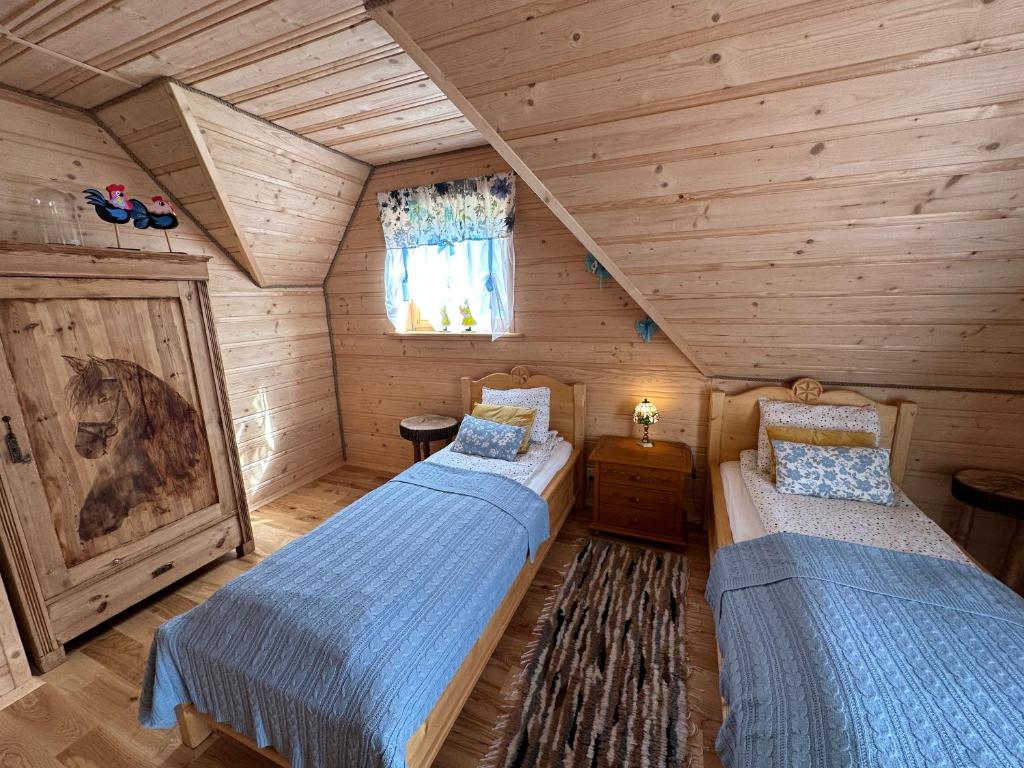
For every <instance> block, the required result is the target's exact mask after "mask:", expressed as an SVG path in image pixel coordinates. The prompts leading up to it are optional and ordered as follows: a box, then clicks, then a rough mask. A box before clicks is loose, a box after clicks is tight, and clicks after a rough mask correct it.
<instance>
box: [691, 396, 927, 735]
mask: <svg viewBox="0 0 1024 768" xmlns="http://www.w3.org/2000/svg"><path fill="white" fill-rule="evenodd" d="M762 397H767V398H770V399H772V400H785V401H788V402H793V403H806V404H808V405H864V406H871V407H873V408H874V409H875V410H876V411H877V412H878V418H879V421H880V422H881V427H882V436H881V439H880V440H879V445H880V446H881V447H883V448H888V449H889V451H890V456H889V470H890V473H891V474H892V478H893V480H895V481H896V483H897V484H899V483H902V482H903V475H904V474H905V473H906V470H907V456H908V454H909V452H910V437H911V435H912V434H913V431H914V419H915V417H916V416H917V404H916V403H912V402H900V403H896V404H894V405H888V404H886V403H881V402H879V401H877V400H872V399H871V398H870V397H866V396H865V395H861V394H859V393H857V392H853V391H851V390H848V389H833V390H830V391H828V392H826V391H825V388H824V387H823V386H822V384H821V382H819V381H816V380H815V379H797V380H796V381H795V382H793V385H792V386H790V387H782V386H779V387H757V388H755V389H748V390H747V391H746V392H739V393H737V394H734V395H729V394H726V393H725V392H722V391H721V390H713V391H712V392H711V412H710V415H709V418H708V474H709V475H710V479H711V482H710V483H709V484H708V488H709V489H710V495H711V498H710V500H709V501H710V503H711V511H710V513H709V514H708V520H709V521H710V523H709V527H708V550H709V552H710V556H711V559H712V560H714V557H715V552H717V551H718V550H719V549H721V548H722V547H725V546H728V545H729V544H732V543H733V537H732V526H731V525H729V512H728V510H727V509H726V506H725V489H724V487H723V485H722V473H721V471H720V469H719V465H720V464H722V463H723V462H726V461H736V460H737V459H739V457H740V452H741V451H746V450H749V449H752V448H754V449H756V448H757V432H758V427H759V426H760V424H761V410H760V407H759V406H758V404H757V401H758V399H760V398H762ZM716 646H717V640H716ZM718 666H719V669H721V666H722V656H721V652H720V651H719V655H718ZM728 712H729V704H728V702H726V700H725V699H724V698H723V699H722V719H723V720H725V717H726V715H727V714H728Z"/></svg>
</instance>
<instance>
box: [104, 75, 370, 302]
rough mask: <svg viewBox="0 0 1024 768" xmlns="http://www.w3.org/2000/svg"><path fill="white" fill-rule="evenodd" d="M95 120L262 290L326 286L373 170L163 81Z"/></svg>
mask: <svg viewBox="0 0 1024 768" xmlns="http://www.w3.org/2000/svg"><path fill="white" fill-rule="evenodd" d="M96 116H97V117H98V118H99V119H100V120H101V121H102V122H103V123H104V124H105V125H106V126H107V128H108V129H109V130H110V131H111V132H113V133H114V134H115V135H116V136H118V138H120V139H121V141H122V142H124V144H125V146H127V147H128V148H129V149H130V150H131V151H132V152H133V153H134V154H135V156H136V157H138V158H139V160H140V161H141V162H142V163H143V164H144V165H145V166H146V167H147V168H148V169H149V170H150V172H151V173H153V175H154V176H155V177H156V178H157V179H158V180H159V181H160V183H161V184H163V185H164V186H165V187H166V188H167V190H168V191H169V192H171V194H173V195H174V196H175V197H176V198H177V199H178V200H179V201H180V202H181V203H182V205H184V206H185V208H186V209H187V210H188V211H189V213H191V214H192V216H194V217H195V218H196V220H197V221H199V222H200V223H201V224H202V225H203V226H204V227H205V229H206V230H207V232H209V234H210V236H211V237H213V238H214V239H215V240H216V241H217V242H218V243H219V244H220V245H221V247H223V248H224V250H226V251H227V252H228V253H229V254H231V256H232V257H233V258H234V259H235V261H237V262H238V264H239V266H241V267H242V268H243V269H244V270H245V271H246V272H247V273H248V274H249V276H250V277H251V278H252V279H253V282H255V283H256V284H257V285H259V286H261V287H266V286H271V285H273V286H289V285H320V284H321V283H322V282H323V280H324V278H325V277H326V276H327V270H328V269H329V268H330V265H331V262H332V261H333V259H334V254H335V252H336V251H337V249H338V241H339V240H340V239H341V235H342V233H343V232H344V231H345V228H346V226H347V225H348V221H349V219H350V218H351V216H352V211H353V209H354V208H355V204H356V201H357V200H358V199H359V194H360V192H361V190H362V188H363V185H364V183H365V181H366V177H367V175H368V174H369V170H370V169H369V166H367V165H366V164H364V163H361V162H358V161H356V160H353V159H351V158H349V157H346V156H345V155H341V154H338V153H337V152H332V151H331V150H329V149H327V148H325V147H322V146H320V145H319V144H316V143H315V142H313V141H310V140H308V139H305V138H302V137H300V136H295V135H293V134H290V133H288V132H287V131H284V130H281V129H280V128H276V127H274V126H273V125H270V124H268V123H265V122H263V121H262V120H257V119H256V118H254V117H251V116H250V115H247V114H245V113H242V112H239V111H237V110H235V109H232V108H231V107H229V106H227V105H225V104H223V103H221V102H219V101H217V100H216V99H213V98H210V97H209V96H205V95H203V94H199V93H194V92H192V91H189V90H187V89H185V88H182V87H181V86H179V85H177V84H175V83H173V82H170V81H167V80H161V81H158V82H156V83H154V84H153V85H151V86H148V87H146V88H143V89H141V90H139V91H133V92H132V93H130V94H129V95H128V96H126V97H123V98H121V99H118V100H116V101H114V102H111V103H109V104H108V105H106V106H104V107H102V108H100V109H99V110H97V112H96Z"/></svg>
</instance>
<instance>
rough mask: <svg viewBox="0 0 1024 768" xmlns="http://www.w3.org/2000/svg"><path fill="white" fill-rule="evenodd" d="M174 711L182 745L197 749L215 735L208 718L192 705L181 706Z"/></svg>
mask: <svg viewBox="0 0 1024 768" xmlns="http://www.w3.org/2000/svg"><path fill="white" fill-rule="evenodd" d="M174 711H175V714H177V716H178V733H180V734H181V743H182V744H184V745H185V746H186V747H188V748H189V749H195V748H197V747H198V746H199V745H200V744H202V743H203V742H204V741H206V738H207V737H208V736H209V735H210V734H211V733H213V731H212V730H211V729H210V726H209V724H208V723H207V722H206V718H205V717H203V716H202V715H200V714H199V713H198V712H196V711H195V709H194V708H193V707H192V705H191V704H179V705H178V707H177V708H176V709H175V710H174Z"/></svg>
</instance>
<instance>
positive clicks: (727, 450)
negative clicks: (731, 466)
mask: <svg viewBox="0 0 1024 768" xmlns="http://www.w3.org/2000/svg"><path fill="white" fill-rule="evenodd" d="M762 397H767V398H770V399H772V400H787V401H790V402H794V403H807V404H809V405H866V406H871V407H872V408H874V409H875V410H876V411H878V418H879V421H881V425H882V439H881V442H880V443H879V445H881V447H883V448H888V449H890V451H891V456H890V459H889V467H890V471H891V472H892V477H893V480H895V481H896V482H897V483H902V482H903V475H904V473H905V472H906V469H907V455H908V453H909V451H910V436H911V433H912V432H913V430H914V417H915V416H916V415H917V404H916V403H911V402H901V403H896V404H895V405H888V404H886V403H880V402H878V401H877V400H872V399H871V398H870V397H865V396H864V395H861V394H859V393H857V392H853V391H851V390H848V389H832V390H829V391H828V392H826V391H825V388H824V387H823V386H822V385H821V382H818V381H815V380H814V379H798V380H797V381H796V382H794V383H793V385H792V386H791V387H758V388H756V389H748V390H747V391H746V392H739V393H737V394H735V395H728V394H726V393H725V392H721V391H719V390H714V391H712V393H711V413H710V417H709V422H708V463H709V464H710V465H711V466H714V465H716V464H720V463H721V462H723V461H735V460H736V459H738V458H739V457H740V451H745V450H747V449H749V448H757V429H758V425H759V424H760V421H761V412H760V409H759V408H758V405H757V401H758V399H759V398H762Z"/></svg>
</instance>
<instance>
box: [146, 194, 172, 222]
mask: <svg viewBox="0 0 1024 768" xmlns="http://www.w3.org/2000/svg"><path fill="white" fill-rule="evenodd" d="M149 226H151V227H152V228H153V229H174V228H175V227H176V226H178V217H177V216H175V215H174V209H173V208H171V204H170V203H168V202H167V201H166V200H164V198H163V196H162V195H153V203H152V205H150V206H149Z"/></svg>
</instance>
